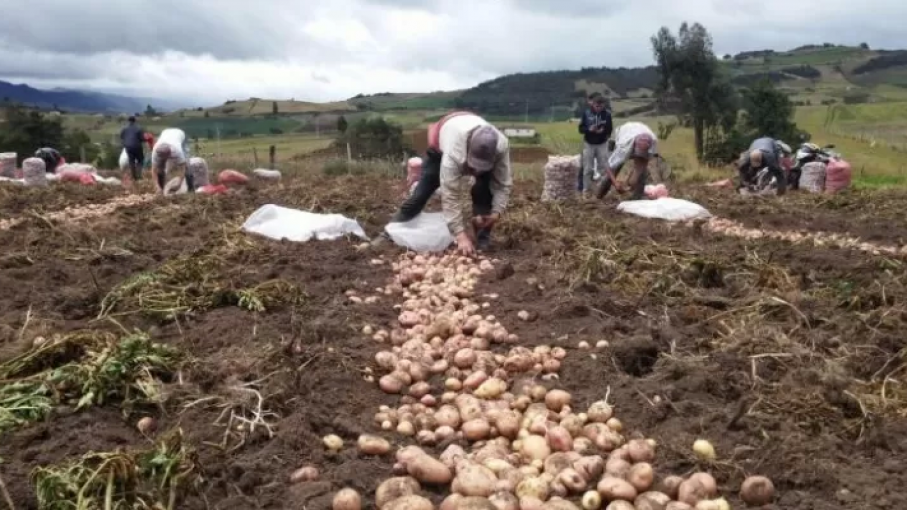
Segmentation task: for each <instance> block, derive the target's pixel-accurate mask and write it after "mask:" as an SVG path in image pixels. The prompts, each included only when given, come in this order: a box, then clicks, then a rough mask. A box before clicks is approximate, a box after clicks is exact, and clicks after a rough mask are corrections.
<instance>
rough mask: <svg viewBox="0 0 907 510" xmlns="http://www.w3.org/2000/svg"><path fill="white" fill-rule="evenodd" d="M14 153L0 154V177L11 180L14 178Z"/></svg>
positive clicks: (15, 155)
mask: <svg viewBox="0 0 907 510" xmlns="http://www.w3.org/2000/svg"><path fill="white" fill-rule="evenodd" d="M17 157H18V156H17V154H16V153H15V152H4V153H2V154H0V177H6V178H8V179H13V178H15V177H16V158H17Z"/></svg>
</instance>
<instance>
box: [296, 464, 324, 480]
mask: <svg viewBox="0 0 907 510" xmlns="http://www.w3.org/2000/svg"><path fill="white" fill-rule="evenodd" d="M319 476H320V473H319V472H318V468H316V467H315V466H303V467H301V468H299V469H297V470H296V471H293V473H292V474H290V483H299V482H311V481H313V480H317V479H318V477H319Z"/></svg>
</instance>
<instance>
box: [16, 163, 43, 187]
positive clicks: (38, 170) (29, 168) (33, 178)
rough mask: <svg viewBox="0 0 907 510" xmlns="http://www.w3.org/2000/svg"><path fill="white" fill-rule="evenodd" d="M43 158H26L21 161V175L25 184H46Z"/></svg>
mask: <svg viewBox="0 0 907 510" xmlns="http://www.w3.org/2000/svg"><path fill="white" fill-rule="evenodd" d="M45 168H46V166H45V164H44V160H43V159H40V158H27V159H26V160H25V161H23V162H22V177H23V179H24V180H25V185H26V186H47V173H46V172H45Z"/></svg>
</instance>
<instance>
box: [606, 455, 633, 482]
mask: <svg viewBox="0 0 907 510" xmlns="http://www.w3.org/2000/svg"><path fill="white" fill-rule="evenodd" d="M631 467H632V464H630V463H629V462H627V461H625V460H624V459H619V458H613V459H612V458H609V459H608V461H607V462H606V463H605V473H607V474H609V475H611V476H616V477H617V478H624V477H625V476H627V473H629V472H630V468H631Z"/></svg>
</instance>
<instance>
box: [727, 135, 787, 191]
mask: <svg viewBox="0 0 907 510" xmlns="http://www.w3.org/2000/svg"><path fill="white" fill-rule="evenodd" d="M766 167H768V171H769V172H770V173H771V175H772V177H774V178H775V181H776V182H777V186H778V188H777V191H778V195H783V194H784V192H785V191H787V179H785V178H784V171H783V170H781V149H780V145H779V144H778V143H777V142H775V139H774V138H771V137H768V136H766V137H762V138H757V139H756V140H753V143H751V144H750V148H749V149H748V150H747V151H746V152H745V153H743V156H742V157H741V158H740V162H739V163H738V164H737V170H738V172H739V173H740V185H739V186H738V187H737V189H743V188H746V187H748V186H750V185H752V184H754V180H755V178H756V174H758V173H759V170H762V169H763V168H766ZM759 191H762V190H759Z"/></svg>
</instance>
